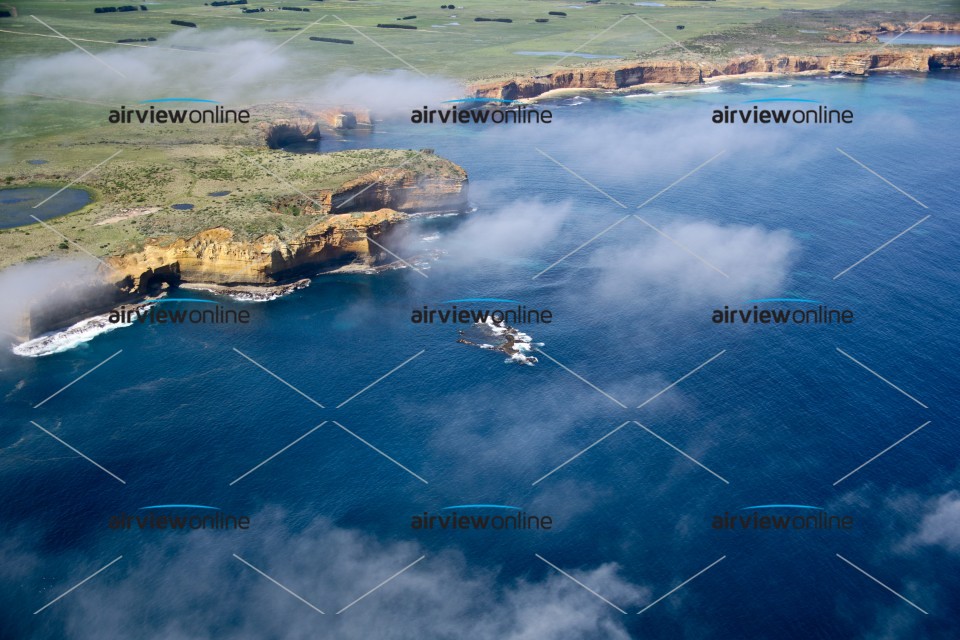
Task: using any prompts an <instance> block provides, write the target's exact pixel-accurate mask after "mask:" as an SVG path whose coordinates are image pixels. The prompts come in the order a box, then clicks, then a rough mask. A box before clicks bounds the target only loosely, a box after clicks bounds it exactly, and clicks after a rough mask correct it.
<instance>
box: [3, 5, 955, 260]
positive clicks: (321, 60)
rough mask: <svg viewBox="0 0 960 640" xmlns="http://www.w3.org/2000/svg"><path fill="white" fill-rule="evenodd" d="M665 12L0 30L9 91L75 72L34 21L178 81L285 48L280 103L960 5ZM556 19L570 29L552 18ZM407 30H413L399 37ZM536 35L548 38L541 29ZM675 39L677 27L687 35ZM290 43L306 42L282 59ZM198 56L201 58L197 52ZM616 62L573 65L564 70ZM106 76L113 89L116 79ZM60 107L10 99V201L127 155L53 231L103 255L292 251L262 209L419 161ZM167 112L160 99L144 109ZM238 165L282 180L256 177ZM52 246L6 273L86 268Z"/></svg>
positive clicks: (70, 103)
mask: <svg viewBox="0 0 960 640" xmlns="http://www.w3.org/2000/svg"><path fill="white" fill-rule="evenodd" d="M661 2H662V3H663V4H664V5H666V6H663V7H643V6H635V5H634V4H633V3H632V2H626V1H623V2H610V1H608V0H601V1H600V2H599V3H596V4H593V3H587V2H580V3H576V4H575V3H574V2H573V1H572V0H460V1H457V2H454V4H456V5H457V7H458V8H456V9H452V10H451V9H441V8H440V5H441V4H449V2H447V0H429V1H425V0H394V1H386V0H385V1H374V0H356V1H353V0H323V1H317V0H296V1H294V2H290V3H284V4H283V5H281V3H279V2H277V1H276V0H273V1H270V2H257V1H256V0H250V4H248V5H235V6H226V7H212V6H206V5H205V4H204V3H203V2H201V1H200V0H192V1H184V0H170V1H166V0H163V1H159V2H153V1H152V0H151V2H150V4H146V5H145V6H147V7H148V10H147V11H135V12H122V13H105V14H96V13H94V8H95V7H102V6H118V5H119V4H121V3H112V2H107V1H106V0H27V1H24V2H15V3H12V4H8V5H5V6H4V7H0V9H4V8H9V7H10V6H13V7H15V8H16V11H17V13H18V15H17V16H16V17H7V18H0V61H2V64H0V87H3V86H4V84H3V83H4V82H5V81H6V80H7V79H8V78H9V77H10V74H11V73H13V70H14V69H16V68H17V67H18V65H19V64H21V63H24V62H27V61H29V60H32V59H36V58H38V57H49V56H53V55H56V54H63V53H68V52H71V53H75V54H76V56H81V57H82V56H83V54H82V53H80V52H78V51H77V49H76V48H75V46H74V45H73V44H71V43H70V42H68V41H67V40H65V39H63V38H61V37H59V36H57V35H56V34H54V33H52V32H51V31H50V30H49V29H48V28H47V27H46V26H44V25H43V24H41V23H40V22H38V21H37V20H35V19H34V18H33V17H31V16H36V17H37V18H40V19H41V20H43V21H44V22H45V23H47V24H48V25H50V26H51V27H53V28H55V29H56V30H57V31H59V32H60V33H62V34H64V35H65V36H66V37H69V38H71V39H73V40H74V42H76V44H78V45H80V46H82V47H84V48H85V49H87V50H88V51H89V52H90V53H91V54H94V55H97V54H102V53H105V52H117V51H124V52H129V53H130V54H131V55H133V54H134V53H136V52H138V51H143V49H141V48H140V47H150V48H151V49H154V50H156V51H151V53H155V54H156V55H166V56H171V57H177V56H180V57H182V59H183V60H184V62H183V64H184V69H183V73H184V74H186V75H189V74H190V72H191V67H192V66H193V65H198V64H203V61H204V60H205V59H210V57H211V56H218V55H222V54H221V53H220V52H219V51H218V50H217V49H216V45H215V44H212V43H211V45H210V46H209V47H201V48H203V49H204V50H203V51H200V52H193V53H190V54H186V53H185V52H183V51H180V50H177V49H175V48H171V46H170V43H169V42H168V41H167V37H168V36H171V35H172V34H174V33H176V32H180V31H184V30H188V31H191V32H193V34H194V35H201V36H203V35H204V34H215V33H222V32H223V31H224V30H228V29H229V30H232V33H233V35H232V36H231V37H232V38H234V39H236V40H244V39H257V40H262V41H263V42H265V43H269V45H270V46H281V45H282V46H283V49H282V54H283V56H284V58H285V59H286V60H288V61H289V63H288V64H285V65H284V66H283V68H282V69H280V70H278V71H277V72H276V73H275V74H273V75H272V76H271V78H270V82H276V83H277V84H278V86H279V85H283V84H287V85H289V84H291V83H294V84H295V83H298V82H299V83H309V82H310V81H311V80H313V79H316V78H321V77H323V76H325V75H327V74H329V73H330V72H332V71H340V72H346V73H358V72H368V73H376V72H382V71H388V70H394V69H411V70H415V71H416V72H418V73H422V74H424V75H430V76H434V75H442V76H445V77H449V78H455V79H458V80H461V81H465V82H469V81H477V80H486V79H494V78H502V77H515V76H518V75H529V74H535V73H543V72H547V71H549V70H552V69H556V68H558V67H557V66H556V65H557V61H558V59H557V58H556V57H543V56H524V55H517V54H516V52H517V51H565V52H572V51H577V52H581V53H589V54H598V55H609V56H618V57H620V58H623V59H625V60H635V59H643V58H646V59H650V58H660V59H663V58H673V59H713V60H725V59H727V58H729V57H731V56H735V55H742V54H750V53H763V54H774V53H797V54H811V53H842V52H845V51H854V50H859V49H862V48H863V47H864V46H865V45H856V44H837V43H831V42H828V41H827V40H826V35H827V34H828V33H829V31H828V30H829V29H831V28H843V27H853V26H858V25H863V24H866V23H878V22H880V21H903V22H910V21H916V20H919V19H921V18H923V17H924V16H926V15H931V16H932V17H931V18H930V19H931V20H954V21H955V20H958V19H960V16H958V7H957V3H956V2H955V0H916V1H911V2H902V1H900V0H848V1H839V0H797V1H795V2H780V1H776V0H715V1H696V0H661ZM135 6H139V3H137V4H136V5H135ZM280 6H298V7H302V8H309V9H310V11H309V12H298V11H286V10H280ZM574 6H577V7H580V8H574ZM243 7H246V8H256V7H263V8H264V9H266V11H264V12H263V13H255V14H243V13H242V10H241V9H242V8H243ZM550 11H562V12H565V13H566V14H567V15H566V16H565V17H561V16H552V15H549V14H548V12H550ZM411 15H415V16H417V17H416V19H412V20H402V21H400V20H398V18H401V17H404V16H411ZM476 17H487V18H509V19H511V20H512V22H511V23H503V22H475V21H474V18H476ZM321 18H323V19H322V20H321V21H320V22H317V21H318V20H320V19H321ZM637 18H642V21H641V20H640V19H637ZM173 19H178V20H187V21H191V22H195V23H196V24H197V25H198V26H197V28H196V29H190V28H185V27H179V26H175V25H172V24H171V23H170V21H171V20H173ZM536 19H548V20H549V22H546V23H538V22H535V20H536ZM381 23H383V24H404V25H412V26H416V27H417V29H416V30H406V29H382V28H377V26H376V25H377V24H381ZM454 23H456V24H454ZM678 25H683V26H684V28H683V29H682V30H678V29H677V26H678ZM661 32H662V33H661ZM293 35H296V37H295V38H294V39H293V40H290V41H289V42H287V43H286V44H284V43H285V42H286V41H287V40H288V39H289V38H290V37H291V36H293ZM310 36H321V37H330V38H340V39H348V40H353V41H354V44H352V45H343V44H333V43H326V42H316V41H311V40H309V37H310ZM147 37H153V38H157V40H156V41H154V42H146V43H141V44H136V45H122V44H117V43H116V41H117V40H119V39H123V38H147ZM673 40H676V41H677V42H679V44H680V45H682V46H678V44H676V43H675V42H674V41H673ZM218 42H219V40H218ZM193 44H197V43H196V42H194V43H193ZM200 44H204V42H203V40H202V37H201V42H200ZM160 52H162V54H161V53H160ZM176 59H177V60H179V59H180V58H176ZM247 62H250V61H248V60H243V59H238V60H236V64H237V65H238V67H239V66H242V65H243V64H245V63H247ZM609 62H610V61H609V60H599V61H598V60H584V59H582V58H577V57H567V58H565V59H564V60H562V61H560V62H559V66H560V67H564V68H569V67H583V66H590V65H596V64H609ZM89 64H90V65H94V66H96V65H97V61H95V60H93V59H91V60H89ZM103 72H104V73H106V74H109V73H111V72H110V70H108V69H106V68H104V69H103ZM114 80H116V78H114ZM227 80H229V78H228V79H227ZM160 89H162V88H158V90H160ZM58 95H59V96H60V97H59V99H49V98H47V97H41V96H31V95H23V94H22V93H17V92H15V91H11V90H9V89H0V116H2V121H3V126H4V129H3V132H4V137H3V143H2V145H0V180H2V184H5V185H10V186H18V185H25V184H49V185H57V186H60V185H65V184H67V183H68V182H70V181H72V180H74V179H75V178H77V177H78V176H80V175H81V174H83V173H84V172H85V171H87V170H88V169H90V168H91V167H93V166H95V165H96V164H97V163H99V162H101V161H103V160H104V159H106V158H107V157H108V156H110V154H112V153H114V152H115V151H118V150H122V153H121V155H119V156H117V157H116V158H114V159H113V160H111V161H110V162H109V163H107V164H106V165H104V166H103V167H101V169H99V170H97V171H96V172H94V173H92V174H91V175H90V176H88V177H87V178H85V179H83V181H82V182H81V183H80V184H79V186H82V187H84V188H88V189H90V190H91V191H92V192H93V193H94V195H95V197H96V200H95V202H94V203H93V204H91V205H89V206H88V207H86V208H85V209H84V210H82V211H80V212H76V213H73V214H69V215H67V216H63V217H61V218H58V219H57V220H54V221H51V224H52V225H54V226H56V227H57V228H58V229H59V230H60V231H61V232H62V233H64V234H65V235H67V236H68V237H70V238H71V239H74V240H76V241H77V242H78V243H80V244H82V245H84V246H85V247H87V248H89V249H90V250H91V251H93V252H95V253H99V254H102V255H106V254H111V253H117V252H123V251H128V250H130V249H134V248H136V247H138V246H140V245H141V244H142V242H143V241H144V239H145V238H148V237H161V238H172V237H174V236H184V235H190V234H192V233H195V232H196V231H199V230H200V229H202V228H208V227H212V226H217V225H226V226H229V227H231V228H232V229H234V230H235V231H236V232H237V234H238V235H239V236H240V237H256V236H257V235H260V234H263V233H278V234H279V235H281V236H284V237H292V236H294V235H296V234H297V233H299V232H301V231H302V230H303V229H304V228H305V227H306V226H308V225H309V224H310V223H311V222H313V221H315V219H311V218H310V217H309V216H298V215H294V214H295V213H296V212H294V211H284V212H277V211H274V210H272V209H271V208H270V204H271V202H272V201H274V200H275V199H276V198H278V197H282V196H290V195H292V194H293V193H295V190H294V189H293V188H292V187H290V186H289V185H288V184H284V182H283V181H286V182H288V183H291V184H293V185H296V188H297V189H302V190H305V191H308V192H309V191H310V190H312V189H320V188H330V187H336V186H338V185H340V184H342V183H343V182H345V181H346V180H349V179H351V178H353V177H356V176H358V175H360V174H361V173H364V172H365V171H369V170H371V169H374V168H378V167H387V166H395V165H397V164H400V163H401V162H403V160H404V159H405V158H406V157H408V154H409V152H403V151H384V150H369V151H362V152H349V153H342V154H320V155H311V156H303V155H294V154H288V153H285V152H282V151H270V150H268V149H266V148H264V147H263V145H262V144H261V143H260V142H258V140H257V137H256V129H255V126H254V124H250V125H218V126H216V127H202V126H190V125H181V126H178V127H175V126H165V125H156V126H109V125H108V124H107V122H106V114H107V112H108V110H109V109H110V108H112V107H116V106H117V105H111V104H105V103H100V102H98V101H97V100H95V99H93V98H90V97H89V96H85V95H74V96H65V95H63V93H62V92H61V93H59V94H58ZM160 95H163V94H162V93H158V94H157V96H140V98H139V99H143V98H150V97H159V96H160ZM174 95H176V94H174ZM250 109H251V111H252V112H253V114H254V120H255V121H256V120H269V119H271V118H274V117H277V115H278V114H277V110H276V109H274V108H273V107H272V106H271V105H259V107H257V106H251V107H250ZM258 109H259V110H258ZM243 155H247V156H248V157H250V158H252V159H255V160H256V161H257V162H259V163H260V164H262V165H264V166H265V167H266V168H267V169H269V171H270V172H272V173H274V174H276V176H279V177H281V178H282V179H283V180H282V181H281V180H278V179H277V178H275V177H272V176H270V175H269V174H268V173H266V172H264V171H262V170H260V169H258V168H257V167H255V166H253V165H251V164H250V163H249V162H246V161H245V160H244V159H243V157H242V156H243ZM30 159H45V160H47V161H48V162H49V163H48V164H45V165H39V166H34V165H29V164H27V160H30ZM417 162H418V163H420V162H422V163H430V162H435V163H439V164H437V165H436V166H434V167H432V169H433V170H440V169H441V166H442V162H441V161H440V160H439V159H436V158H432V157H427V156H426V155H425V156H424V158H422V159H421V160H418V161H417ZM423 168H424V169H425V170H429V169H430V168H431V167H430V166H427V165H424V167H423ZM217 190H226V191H231V192H232V193H231V194H230V195H229V196H227V197H224V198H211V197H208V196H207V195H206V194H207V193H209V192H211V191H217ZM180 202H188V203H193V204H194V205H196V208H195V209H193V210H191V211H174V210H172V209H170V208H169V207H170V205H171V204H174V203H180ZM136 207H158V208H159V210H158V211H157V212H155V213H151V214H148V215H143V216H139V217H134V218H130V219H126V220H123V221H120V222H114V223H111V224H101V225H98V224H96V223H97V222H102V221H103V220H105V219H109V218H112V217H115V216H118V215H122V214H124V211H123V210H124V209H126V210H129V209H131V208H136ZM60 242H61V240H60V238H59V237H57V236H56V235H55V234H53V233H52V232H50V231H49V230H46V229H43V228H42V227H40V226H39V225H32V226H29V227H21V228H18V229H10V230H6V231H0V268H2V267H4V266H7V265H9V264H13V263H15V262H19V261H22V260H27V259H33V258H36V257H40V256H45V255H49V254H65V253H68V252H75V251H76V250H75V249H73V248H68V249H64V248H62V245H60Z"/></svg>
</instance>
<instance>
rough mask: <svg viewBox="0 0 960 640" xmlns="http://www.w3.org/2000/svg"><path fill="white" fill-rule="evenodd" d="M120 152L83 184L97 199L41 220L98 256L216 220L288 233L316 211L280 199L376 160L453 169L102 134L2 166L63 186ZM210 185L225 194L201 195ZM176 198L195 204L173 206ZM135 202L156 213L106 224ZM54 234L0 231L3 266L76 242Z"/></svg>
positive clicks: (251, 232) (403, 153) (69, 249)
mask: <svg viewBox="0 0 960 640" xmlns="http://www.w3.org/2000/svg"><path fill="white" fill-rule="evenodd" d="M117 150H120V151H121V153H120V155H118V156H116V157H115V158H113V159H112V160H110V161H109V162H108V163H106V164H104V165H103V166H102V167H100V169H98V170H97V171H96V172H94V173H92V174H90V175H89V176H88V177H87V178H85V179H84V181H83V183H82V185H81V186H82V187H83V188H85V189H88V190H89V191H90V192H91V193H92V194H93V195H94V198H95V201H94V202H93V203H91V204H90V205H88V206H87V207H85V208H84V209H82V210H81V211H78V212H75V213H72V214H68V215H66V216H61V217H60V218H55V219H53V220H50V221H49V222H48V224H50V225H51V226H52V227H54V228H55V229H56V230H57V231H59V232H60V233H62V234H63V235H65V236H66V237H68V238H70V239H71V240H73V241H74V242H76V243H77V244H79V245H81V246H82V247H84V248H86V249H87V250H89V251H91V252H92V253H95V254H99V255H113V254H118V253H125V252H129V251H134V250H137V249H139V248H141V247H142V245H143V242H144V240H146V239H147V238H158V239H160V240H161V241H165V240H173V239H175V238H177V237H189V236H191V235H193V234H195V233H197V232H199V231H201V230H203V229H209V228H211V227H217V226H225V227H228V228H230V229H232V230H233V231H234V235H235V237H236V238H237V239H245V240H252V239H255V238H257V237H259V236H261V235H264V234H268V233H270V234H276V235H278V236H280V237H281V238H284V239H293V238H296V237H298V236H300V235H301V234H302V233H303V231H304V230H305V229H307V228H308V227H310V226H312V225H314V224H316V223H317V222H318V221H320V220H321V219H322V218H319V217H318V216H316V215H307V214H306V213H305V212H304V211H303V209H302V208H301V207H298V206H296V205H291V206H287V207H278V206H277V204H276V203H277V201H278V200H281V199H284V198H289V196H292V195H293V196H296V195H299V194H298V192H303V193H304V194H306V195H307V196H310V197H315V194H316V192H317V191H318V190H320V189H333V188H336V187H338V186H340V185H341V184H343V183H344V182H346V181H349V180H352V179H353V178H356V177H359V176H361V175H363V174H365V173H367V172H369V171H372V170H375V169H380V168H383V167H391V166H397V165H400V164H403V165H404V169H410V170H413V171H416V172H418V173H421V174H429V175H444V174H447V173H449V172H450V170H451V168H452V165H451V164H449V163H447V162H446V161H444V160H443V159H441V158H439V157H437V156H435V155H433V154H430V153H420V152H415V151H408V150H393V149H389V150H384V149H363V150H356V151H342V152H337V153H328V154H292V153H283V152H276V151H271V150H268V149H264V148H244V147H239V146H230V147H224V146H222V145H217V144H183V145H146V146H144V145H141V144H137V143H131V142H120V141H108V142H105V143H104V144H96V145H93V144H91V145H85V146H83V147H76V148H73V149H71V151H70V153H67V154H59V155H56V156H51V159H50V161H49V164H45V165H41V167H40V168H39V169H38V168H37V167H35V166H33V165H27V164H25V163H20V164H18V165H14V166H12V167H11V166H8V167H7V172H8V173H7V175H6V176H5V177H4V182H5V183H6V184H7V185H10V186H21V185H62V184H66V183H67V182H69V181H70V180H72V179H73V178H74V177H76V176H78V175H80V174H82V173H83V172H85V171H86V170H87V169H89V168H90V167H92V166H94V165H96V164H97V163H99V162H101V161H103V160H104V159H106V158H107V157H109V156H110V154H112V153H114V152H115V151H117ZM414 154H417V156H416V157H415V158H414ZM411 158H413V159H411ZM254 163H256V164H254ZM258 165H259V166H258ZM271 174H272V175H271ZM216 191H230V192H231V193H230V194H229V195H227V196H225V197H211V196H209V195H208V194H209V193H212V192H216ZM300 199H302V200H304V201H306V198H303V197H302V196H301V198H300ZM178 203H190V204H193V205H195V208H194V209H192V210H189V211H178V210H174V209H172V208H170V205H172V204H178ZM140 208H147V209H157V210H156V211H154V212H151V213H148V214H146V215H139V216H135V217H128V218H127V219H123V220H118V221H114V222H109V223H107V224H103V223H104V222H105V221H108V220H111V219H113V218H117V217H121V218H122V217H124V216H129V215H130V213H131V211H136V210H138V209H140ZM98 223H99V224H98ZM61 240H62V239H61V238H60V236H58V235H57V234H56V233H54V232H52V231H50V230H49V229H46V228H44V227H42V226H41V225H39V224H35V225H29V226H24V227H17V228H13V229H0V268H3V267H6V266H9V265H11V264H15V263H17V262H22V261H24V260H30V259H35V258H38V257H42V256H47V255H59V256H67V255H78V251H79V250H78V249H77V248H75V247H74V246H71V245H64V244H63V243H62V242H61Z"/></svg>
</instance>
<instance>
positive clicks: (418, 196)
mask: <svg viewBox="0 0 960 640" xmlns="http://www.w3.org/2000/svg"><path fill="white" fill-rule="evenodd" d="M408 162H409V164H408V166H402V165H401V166H399V167H393V168H380V169H375V170H373V171H369V172H367V173H365V174H363V175H361V176H359V177H357V178H355V179H353V180H349V181H347V182H345V183H343V184H341V185H340V186H339V187H337V188H335V189H321V190H313V191H310V192H304V193H299V192H298V193H294V194H292V195H287V196H283V197H280V198H277V199H276V200H275V201H274V202H273V205H272V206H273V210H274V211H275V212H276V213H278V214H282V213H288V212H290V210H291V208H293V209H294V210H295V211H296V213H297V214H299V215H300V216H305V217H311V216H312V217H316V218H317V219H316V221H315V222H314V223H313V225H312V226H310V227H308V228H307V229H306V230H305V231H304V232H303V234H302V235H301V236H299V237H297V238H294V239H286V240H284V239H282V238H280V237H278V236H276V235H272V234H267V235H263V236H261V237H259V238H256V239H255V240H249V239H238V238H236V237H235V234H234V232H233V231H231V230H230V229H228V228H225V227H216V228H213V229H206V230H203V231H201V232H199V233H197V234H196V235H194V236H192V237H190V238H182V237H181V238H178V239H176V240H174V241H173V242H171V243H168V244H161V243H160V242H158V241H157V240H148V241H147V242H146V244H145V246H144V248H143V250H142V251H138V252H135V253H129V254H126V255H122V256H115V257H112V258H108V263H109V264H110V266H111V267H113V270H114V273H112V274H110V280H111V281H112V282H114V283H116V284H117V285H118V286H119V288H120V289H121V290H122V291H123V292H126V293H131V294H144V293H147V292H149V291H151V290H152V289H155V288H156V287H157V286H159V285H160V284H161V283H164V282H165V283H168V284H178V283H181V282H203V283H214V284H276V283H277V282H278V281H282V280H285V279H288V278H289V277H291V276H293V275H294V274H295V273H296V272H297V271H298V270H305V269H311V270H316V269H318V268H325V267H327V266H333V265H338V264H341V263H343V262H350V261H356V262H362V263H367V264H374V263H376V261H377V260H378V259H379V258H380V257H382V254H383V250H382V249H381V248H380V247H378V246H376V243H375V242H374V243H371V242H370V240H369V239H368V238H372V239H373V240H374V241H376V239H377V238H378V237H379V236H382V235H383V234H384V233H386V232H387V231H388V230H389V229H390V228H391V227H392V226H394V225H395V224H397V223H399V222H400V221H402V220H404V219H406V218H407V217H408V213H415V212H429V211H441V210H442V211H461V210H463V208H464V206H465V205H466V202H467V191H466V186H467V173H466V171H464V170H463V168H461V167H459V166H458V165H456V164H454V163H452V162H449V161H446V160H443V159H438V158H436V157H435V156H433V152H432V151H430V150H428V149H424V150H421V151H420V153H419V155H418V156H414V157H412V158H411V159H410V160H409V161H408ZM424 163H426V164H424ZM424 167H427V168H424ZM302 219H303V218H301V220H302Z"/></svg>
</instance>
